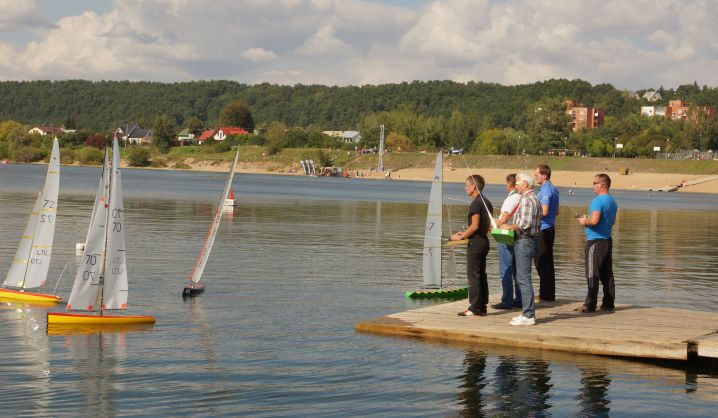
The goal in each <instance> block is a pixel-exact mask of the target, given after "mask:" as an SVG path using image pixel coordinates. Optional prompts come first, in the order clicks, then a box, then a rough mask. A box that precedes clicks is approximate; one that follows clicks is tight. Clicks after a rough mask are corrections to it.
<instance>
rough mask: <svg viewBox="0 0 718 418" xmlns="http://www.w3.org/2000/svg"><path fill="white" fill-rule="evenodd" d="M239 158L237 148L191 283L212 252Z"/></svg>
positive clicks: (200, 271)
mask: <svg viewBox="0 0 718 418" xmlns="http://www.w3.org/2000/svg"><path fill="white" fill-rule="evenodd" d="M238 158H239V147H237V152H236V153H235V154H234V161H233V162H232V167H231V168H230V170H229V173H228V174H227V180H225V183H224V191H223V193H222V196H221V197H220V199H219V202H218V203H217V208H216V209H215V211H214V219H213V220H212V225H211V226H210V227H209V232H208V233H207V238H206V239H205V241H204V245H203V246H202V249H201V250H200V252H199V255H198V256H197V260H196V261H195V263H194V268H193V269H192V275H191V276H190V281H191V282H192V283H197V282H199V281H200V280H201V279H202V273H203V272H204V267H205V266H206V265H207V259H209V254H210V252H211V251H212V245H214V238H215V237H216V236H217V231H218V230H219V224H220V222H221V220H222V207H223V206H224V203H225V201H226V200H227V195H229V190H230V188H231V187H232V180H233V179H234V170H235V169H236V168H237V159H238Z"/></svg>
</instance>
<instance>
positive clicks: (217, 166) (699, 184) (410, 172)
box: [186, 160, 718, 193]
mask: <svg viewBox="0 0 718 418" xmlns="http://www.w3.org/2000/svg"><path fill="white" fill-rule="evenodd" d="M186 163H188V164H189V165H190V167H192V170H198V171H226V170H228V169H229V163H228V162H226V163H225V162H221V163H208V162H206V161H199V160H198V161H186ZM433 171H434V170H433V169H431V168H406V169H400V170H396V171H392V172H391V179H392V180H420V181H430V180H431V177H432V176H433ZM520 171H521V170H520V169H515V170H512V169H487V168H484V169H478V168H477V169H472V170H471V172H472V173H474V174H481V175H482V176H483V177H484V178H485V179H486V183H488V184H504V182H505V178H506V175H507V174H508V173H517V172H520ZM237 172H238V173H256V174H281V175H297V176H298V175H302V173H301V170H295V171H292V172H287V171H276V170H274V171H273V170H269V169H267V168H266V167H263V166H262V165H261V163H240V164H238V166H237ZM351 174H352V176H354V175H355V172H353V171H352V172H351ZM360 174H361V176H362V177H363V178H375V179H380V180H384V174H383V173H377V172H371V173H370V172H368V171H366V170H360ZM596 174H598V173H594V172H589V171H554V172H553V173H552V175H551V181H552V182H553V183H554V185H556V186H557V187H569V188H570V187H582V188H591V183H592V182H593V176H594V175H596ZM606 174H608V175H609V176H611V188H612V189H616V190H645V191H649V190H658V189H663V188H667V187H671V188H672V187H675V186H678V185H680V184H682V183H683V184H684V186H682V187H679V188H678V189H677V190H675V191H677V192H684V191H685V192H694V193H718V176H715V175H712V176H705V175H695V174H676V173H671V174H663V173H635V172H631V173H630V174H628V175H622V174H619V173H610V172H609V173H606ZM466 176H468V171H467V170H459V169H453V170H452V169H449V168H446V169H445V171H444V181H447V182H457V183H461V182H463V181H464V180H465V179H466Z"/></svg>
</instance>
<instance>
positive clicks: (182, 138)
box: [177, 129, 194, 145]
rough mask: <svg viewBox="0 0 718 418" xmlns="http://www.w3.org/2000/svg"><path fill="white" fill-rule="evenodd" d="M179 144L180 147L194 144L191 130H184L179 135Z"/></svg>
mask: <svg viewBox="0 0 718 418" xmlns="http://www.w3.org/2000/svg"><path fill="white" fill-rule="evenodd" d="M177 142H179V143H180V145H186V144H189V143H192V142H194V134H193V133H191V132H190V131H189V129H183V130H182V132H180V133H178V134H177Z"/></svg>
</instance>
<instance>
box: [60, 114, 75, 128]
mask: <svg viewBox="0 0 718 418" xmlns="http://www.w3.org/2000/svg"><path fill="white" fill-rule="evenodd" d="M62 126H64V127H65V129H77V121H76V120H75V115H70V116H68V117H67V118H65V122H64V123H63V124H62Z"/></svg>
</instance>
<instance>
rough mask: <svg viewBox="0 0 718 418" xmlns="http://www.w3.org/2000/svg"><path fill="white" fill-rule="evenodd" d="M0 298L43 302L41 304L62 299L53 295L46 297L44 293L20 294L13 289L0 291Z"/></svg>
mask: <svg viewBox="0 0 718 418" xmlns="http://www.w3.org/2000/svg"><path fill="white" fill-rule="evenodd" d="M0 298H2V299H11V300H19V301H22V302H43V303H58V302H60V301H61V300H62V299H61V298H60V297H59V296H55V295H46V294H44V293H31V292H22V291H19V290H13V289H0Z"/></svg>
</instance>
